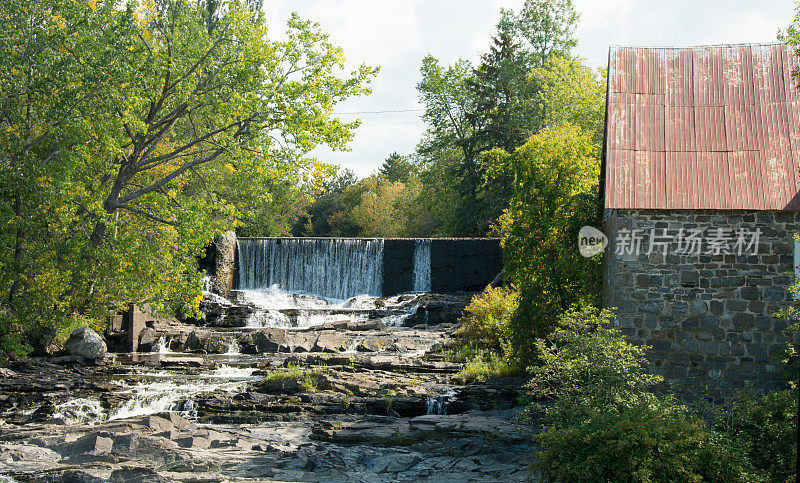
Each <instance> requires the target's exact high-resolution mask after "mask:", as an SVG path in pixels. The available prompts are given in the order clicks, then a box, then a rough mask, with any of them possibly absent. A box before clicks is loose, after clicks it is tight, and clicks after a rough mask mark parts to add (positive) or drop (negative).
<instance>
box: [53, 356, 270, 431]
mask: <svg viewBox="0 0 800 483" xmlns="http://www.w3.org/2000/svg"><path fill="white" fill-rule="evenodd" d="M255 371H256V369H255V368H239V367H232V366H226V365H222V366H220V367H218V368H216V369H213V370H211V371H209V372H205V373H201V374H198V375H186V374H176V373H174V372H169V371H147V370H142V371H137V373H136V376H137V379H139V380H138V381H136V382H132V383H129V382H126V381H125V380H116V381H114V382H115V383H117V384H119V385H120V386H122V389H121V390H120V391H119V394H121V395H122V396H124V397H127V399H126V400H125V402H124V403H123V404H121V405H120V406H118V407H115V408H112V409H110V410H107V409H105V408H103V406H102V404H101V402H100V401H99V400H97V399H92V398H76V399H71V400H69V401H66V402H64V403H61V404H59V405H57V406H56V407H55V411H54V414H53V417H54V418H60V419H63V420H65V421H66V422H67V423H93V422H99V421H107V420H114V419H122V418H128V417H131V416H142V415H147V414H154V413H158V412H162V411H175V412H177V413H179V414H181V415H182V416H184V417H188V418H192V417H194V415H195V412H194V399H195V398H196V397H197V396H198V395H200V394H208V393H213V392H217V391H220V392H223V393H236V392H237V391H239V390H240V389H242V388H243V387H244V386H245V384H246V383H247V381H250V380H255V379H256V378H254V377H253V372H255Z"/></svg>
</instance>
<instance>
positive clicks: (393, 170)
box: [378, 153, 414, 183]
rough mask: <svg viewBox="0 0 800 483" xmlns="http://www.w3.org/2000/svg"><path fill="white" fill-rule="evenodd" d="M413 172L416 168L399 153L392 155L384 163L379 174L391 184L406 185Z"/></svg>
mask: <svg viewBox="0 0 800 483" xmlns="http://www.w3.org/2000/svg"><path fill="white" fill-rule="evenodd" d="M413 171H414V166H413V165H412V164H411V162H410V161H409V160H408V159H406V158H405V157H403V156H400V155H399V154H397V153H392V154H390V155H389V157H387V158H386V159H385V160H384V161H383V164H382V165H381V167H380V169H379V170H378V173H379V174H380V175H381V176H383V177H384V178H385V179H386V180H387V181H388V182H390V183H394V182H395V181H400V182H401V183H405V182H407V181H408V177H409V176H411V173H412V172H413Z"/></svg>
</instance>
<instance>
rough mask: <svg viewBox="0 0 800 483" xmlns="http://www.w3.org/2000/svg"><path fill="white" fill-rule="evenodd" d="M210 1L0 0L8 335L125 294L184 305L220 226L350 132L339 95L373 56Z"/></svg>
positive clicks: (298, 176)
mask: <svg viewBox="0 0 800 483" xmlns="http://www.w3.org/2000/svg"><path fill="white" fill-rule="evenodd" d="M203 8H204V7H203V6H198V5H197V4H196V3H195V2H188V1H174V2H162V3H159V4H154V3H148V2H144V3H137V2H128V3H125V4H121V3H119V2H115V1H104V2H98V1H96V0H83V1H78V2H72V1H70V2H66V1H61V0H37V1H35V2H29V1H21V0H11V1H9V2H5V3H4V5H3V7H2V11H0V29H2V31H3V32H5V35H3V36H2V37H1V40H0V42H2V44H0V56H2V59H1V60H2V61H3V62H4V63H5V65H8V66H11V67H10V68H9V69H7V70H6V71H5V72H4V73H3V74H2V77H0V83H1V84H0V85H1V86H2V90H0V92H2V99H0V106H2V110H0V143H1V145H0V211H2V213H3V219H4V220H8V222H7V223H5V224H4V226H3V228H2V231H0V242H1V243H2V244H3V246H4V247H5V248H6V250H3V252H2V254H0V266H1V267H2V270H0V272H2V275H0V295H2V300H3V306H2V310H1V312H2V313H0V316H2V323H0V339H3V340H7V341H10V340H11V339H17V340H19V338H20V336H21V335H24V336H28V337H36V332H37V331H41V330H42V329H43V328H48V327H52V326H53V324H56V325H58V324H62V321H67V322H68V321H69V320H75V319H76V318H81V317H89V318H92V317H94V318H97V317H100V316H101V315H102V314H103V313H105V311H106V310H108V309H109V308H111V307H114V306H118V305H119V304H121V303H123V302H129V301H130V302H143V301H148V302H150V303H152V304H153V305H154V306H155V307H157V308H160V309H164V310H171V311H175V310H191V307H192V306H195V307H196V304H197V299H196V297H197V296H198V294H199V285H198V284H199V276H200V274H199V273H198V272H197V269H196V266H195V262H194V259H195V256H196V255H197V254H198V253H200V251H201V250H202V249H203V247H204V246H205V245H206V244H207V243H208V242H209V240H210V239H211V237H212V236H213V234H214V233H215V232H217V231H219V230H221V229H222V228H223V227H225V226H231V225H232V224H234V223H235V221H236V219H237V218H238V217H239V216H241V215H242V214H244V215H245V217H247V216H250V217H252V218H254V217H256V216H257V214H258V210H259V206H262V205H268V204H269V203H274V201H275V199H276V197H275V196H273V195H277V196H279V197H283V199H287V198H289V197H290V193H291V192H292V191H293V190H294V189H296V188H294V187H296V186H301V185H304V184H313V183H314V182H315V180H319V179H323V178H324V177H325V174H326V173H325V172H326V170H328V168H326V167H325V166H324V165H321V164H319V163H317V162H316V161H314V160H312V159H308V158H307V157H306V154H307V153H308V152H309V151H311V150H312V149H314V147H316V146H317V145H319V144H327V145H329V146H331V147H333V148H334V149H343V148H345V147H346V144H347V141H348V140H349V139H350V138H351V136H352V130H353V128H355V127H356V126H357V123H342V122H340V121H339V120H338V119H336V118H334V117H333V116H332V115H331V113H332V110H333V106H334V105H335V104H336V103H337V102H339V101H340V100H342V99H344V98H346V97H349V96H353V95H359V94H363V93H366V92H368V89H367V87H366V83H367V82H368V81H369V79H370V78H371V77H372V76H373V75H374V74H375V70H374V69H372V68H369V67H366V66H361V67H360V68H358V69H357V71H356V72H353V73H352V74H350V75H349V76H342V75H341V74H340V72H341V70H342V69H343V67H344V57H343V55H342V52H341V50H340V49H338V48H337V47H335V46H333V45H332V44H331V43H330V42H329V40H328V37H327V35H326V34H324V33H323V32H321V31H320V30H319V27H318V26H317V25H315V24H312V23H310V22H306V21H302V20H300V19H299V18H298V17H296V16H293V17H292V18H291V19H290V20H289V23H288V30H287V35H286V38H285V40H271V39H269V38H268V37H267V35H266V25H265V23H264V17H263V14H261V13H256V14H254V13H253V12H251V11H249V10H248V9H247V8H246V7H245V6H244V5H242V4H241V3H239V2H230V3H227V4H225V8H222V9H220V10H218V11H217V14H216V17H215V27H214V28H213V29H209V28H208V27H207V24H206V23H204V22H199V21H198V19H202V18H205V17H204V15H206V14H207V12H205V11H204V10H203ZM278 180H281V181H283V182H288V184H281V181H278ZM264 188H267V189H264ZM270 188H271V189H273V190H274V191H272V192H270V191H269V189H270ZM248 193H249V194H250V196H248ZM279 211H280V210H278V211H276V213H278V212H279ZM279 217H280V215H277V214H276V215H275V216H274V218H275V219H274V220H273V221H271V222H269V223H270V224H274V225H275V226H276V227H277V226H278V225H280V224H281V222H279V221H278V220H277V218H279ZM64 323H66V322H64Z"/></svg>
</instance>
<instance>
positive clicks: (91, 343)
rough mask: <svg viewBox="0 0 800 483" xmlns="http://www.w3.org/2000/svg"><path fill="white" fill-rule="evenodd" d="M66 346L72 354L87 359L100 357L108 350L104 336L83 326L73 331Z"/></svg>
mask: <svg viewBox="0 0 800 483" xmlns="http://www.w3.org/2000/svg"><path fill="white" fill-rule="evenodd" d="M64 348H66V349H67V351H68V352H69V353H70V354H72V355H76V356H83V357H85V358H87V359H99V358H101V357H103V356H104V355H105V353H106V352H107V351H108V348H107V347H106V343H105V341H104V340H103V338H102V337H100V336H99V335H98V334H97V332H95V331H93V330H92V329H90V328H89V327H81V328H80V329H75V330H74V331H72V334H70V336H69V339H67V341H66V342H65V343H64Z"/></svg>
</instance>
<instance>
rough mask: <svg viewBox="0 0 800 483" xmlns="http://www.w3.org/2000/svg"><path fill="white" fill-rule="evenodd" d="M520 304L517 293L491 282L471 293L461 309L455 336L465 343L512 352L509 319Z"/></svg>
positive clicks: (510, 320)
mask: <svg viewBox="0 0 800 483" xmlns="http://www.w3.org/2000/svg"><path fill="white" fill-rule="evenodd" d="M518 306H519V294H518V293H517V291H516V290H514V289H513V288H504V287H501V288H494V287H492V286H488V287H486V289H485V290H484V291H483V292H482V293H480V294H478V295H476V296H474V297H473V298H472V300H471V301H470V303H469V305H467V307H466V308H465V309H464V315H463V316H462V317H461V319H460V320H459V323H460V326H459V328H458V331H457V332H456V333H455V336H456V337H458V338H460V339H463V340H464V341H466V343H467V345H477V346H480V347H484V348H488V349H495V350H501V351H503V352H504V353H509V354H510V353H511V352H512V348H511V340H512V333H511V322H512V319H513V317H514V313H515V312H516V311H517V307H518Z"/></svg>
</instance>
